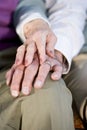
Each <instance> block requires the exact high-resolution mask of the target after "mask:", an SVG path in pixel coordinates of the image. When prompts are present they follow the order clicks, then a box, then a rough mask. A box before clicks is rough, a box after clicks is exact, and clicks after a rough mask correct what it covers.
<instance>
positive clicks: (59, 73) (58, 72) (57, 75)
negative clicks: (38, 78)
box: [51, 65, 63, 80]
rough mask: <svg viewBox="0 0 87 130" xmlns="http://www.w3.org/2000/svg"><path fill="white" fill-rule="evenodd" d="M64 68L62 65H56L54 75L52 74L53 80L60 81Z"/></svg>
mask: <svg viewBox="0 0 87 130" xmlns="http://www.w3.org/2000/svg"><path fill="white" fill-rule="evenodd" d="M62 72H63V67H62V65H55V66H54V67H53V73H52V74H51V78H52V80H59V79H60V78H61V76H62Z"/></svg>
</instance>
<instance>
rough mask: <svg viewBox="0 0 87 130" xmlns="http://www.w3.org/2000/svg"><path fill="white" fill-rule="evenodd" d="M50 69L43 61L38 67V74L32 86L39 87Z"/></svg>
mask: <svg viewBox="0 0 87 130" xmlns="http://www.w3.org/2000/svg"><path fill="white" fill-rule="evenodd" d="M49 71H50V65H49V64H47V63H43V64H42V65H41V66H40V68H39V73H38V76H37V78H36V80H35V84H34V88H41V87H42V86H43V84H44V82H45V79H46V77H47V75H48V73H49Z"/></svg>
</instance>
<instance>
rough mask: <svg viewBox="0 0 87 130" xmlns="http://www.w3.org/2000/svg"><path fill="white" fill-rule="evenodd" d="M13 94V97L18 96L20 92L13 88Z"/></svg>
mask: <svg viewBox="0 0 87 130" xmlns="http://www.w3.org/2000/svg"><path fill="white" fill-rule="evenodd" d="M11 93H12V96H13V97H17V96H18V94H19V92H18V91H16V90H12V92H11Z"/></svg>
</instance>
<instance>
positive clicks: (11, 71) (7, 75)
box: [5, 64, 15, 85]
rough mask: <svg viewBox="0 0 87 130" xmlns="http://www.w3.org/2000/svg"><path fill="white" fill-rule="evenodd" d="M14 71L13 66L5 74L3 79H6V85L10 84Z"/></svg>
mask: <svg viewBox="0 0 87 130" xmlns="http://www.w3.org/2000/svg"><path fill="white" fill-rule="evenodd" d="M14 69H15V64H14V65H13V66H12V67H11V69H9V70H8V71H7V73H6V76H5V77H6V84H7V85H10V84H11V80H12V76H13V73H14Z"/></svg>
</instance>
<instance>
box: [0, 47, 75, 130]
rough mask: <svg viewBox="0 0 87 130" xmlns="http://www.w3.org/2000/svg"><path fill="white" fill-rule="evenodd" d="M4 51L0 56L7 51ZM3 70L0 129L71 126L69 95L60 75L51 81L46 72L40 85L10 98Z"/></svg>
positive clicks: (0, 74)
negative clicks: (24, 94)
mask: <svg viewBox="0 0 87 130" xmlns="http://www.w3.org/2000/svg"><path fill="white" fill-rule="evenodd" d="M14 50H15V49H14ZM5 51H6V50H5ZM5 51H4V52H3V54H2V52H0V57H1V56H2V55H6V52H7V55H9V54H8V53H10V55H11V51H6V52H5ZM14 52H15V51H14ZM12 55H13V52H12ZM12 61H13V60H12ZM2 62H3V60H2ZM8 65H9V64H8ZM6 71H7V68H4V69H3V70H2V69H1V70H0V130H74V124H73V112H72V108H71V106H72V96H71V92H70V91H69V90H68V89H67V88H66V85H65V83H64V81H63V80H62V79H60V80H59V81H55V82H53V81H52V80H51V79H50V77H49V76H48V78H47V80H46V82H45V84H44V86H43V88H42V89H39V90H36V89H34V88H32V92H31V94H30V95H29V96H23V95H22V94H20V96H19V97H18V98H13V97H12V96H11V94H10V88H9V87H8V86H7V85H6V83H5V81H6V80H5V73H6Z"/></svg>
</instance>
